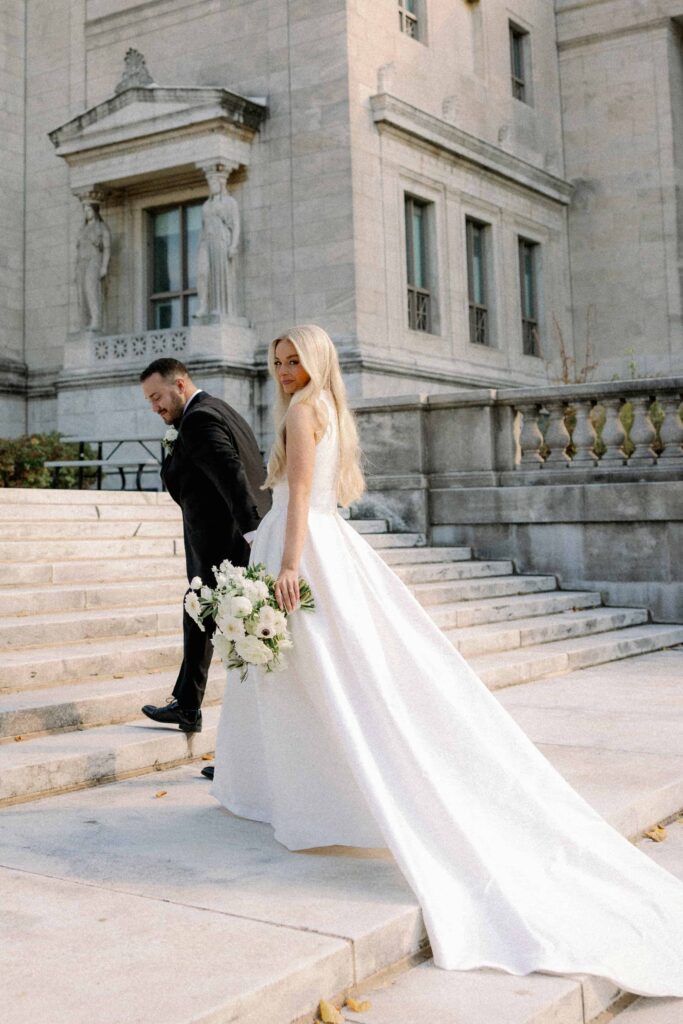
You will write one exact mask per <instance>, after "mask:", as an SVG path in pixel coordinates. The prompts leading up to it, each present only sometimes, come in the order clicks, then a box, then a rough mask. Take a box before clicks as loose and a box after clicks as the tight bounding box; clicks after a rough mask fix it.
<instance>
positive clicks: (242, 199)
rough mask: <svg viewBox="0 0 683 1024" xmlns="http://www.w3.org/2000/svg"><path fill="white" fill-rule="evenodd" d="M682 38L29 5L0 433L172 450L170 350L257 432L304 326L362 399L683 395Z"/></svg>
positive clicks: (101, 1) (601, 19) (249, 0)
mask: <svg viewBox="0 0 683 1024" xmlns="http://www.w3.org/2000/svg"><path fill="white" fill-rule="evenodd" d="M679 16H683V0H652V2H651V3H649V4H642V3H638V2H637V0H600V2H598V0H556V2H555V4H553V3H551V2H549V0H512V2H506V3H503V2H502V0H488V2H484V0H448V2H446V0H318V2H316V3H311V2H306V0H145V2H144V3H140V0H49V2H48V0H31V3H27V2H26V0H5V2H4V3H3V5H2V12H0V51H1V52H2V55H3V58H4V61H3V65H2V67H3V68H4V70H3V71H2V72H0V91H1V93H2V97H3V100H4V101H5V102H4V104H3V106H2V107H1V108H0V118H2V119H3V140H4V145H3V159H2V163H1V164H0V180H1V181H2V185H3V188H2V189H1V190H0V214H1V216H2V224H3V231H2V233H1V236H0V281H1V282H2V291H1V293H0V331H1V337H2V349H1V351H0V434H2V435H8V434H18V433H21V432H23V431H25V430H42V429H53V428H58V429H60V430H61V431H62V432H64V433H82V432H88V433H95V434H97V433H98V432H100V433H102V432H105V433H107V434H112V433H114V434H116V433H118V434H123V435H126V436H130V435H134V434H149V433H151V432H153V431H154V430H155V429H158V424H157V423H156V421H155V420H154V418H153V417H152V416H151V414H150V413H149V412H148V411H147V410H146V409H144V408H143V406H142V403H141V400H140V394H139V387H138V384H137V375H138V373H139V370H140V368H141V367H142V365H144V364H145V362H147V361H149V360H150V359H151V358H154V357H155V356H156V355H160V354H164V353H168V354H177V355H178V356H180V357H181V358H183V359H185V360H187V361H188V362H189V363H190V364H191V365H192V367H193V370H194V373H195V375H196V377H197V379H198V380H199V382H200V383H201V384H203V385H204V386H207V387H209V388H210V389H211V390H212V391H213V392H214V393H217V394H220V395H223V396H224V397H226V399H227V400H229V401H231V402H232V403H233V404H235V405H236V406H237V407H238V408H239V409H241V410H242V411H243V412H245V413H246V414H247V415H248V416H249V417H250V419H251V420H252V422H254V424H255V425H256V426H257V427H258V428H259V429H260V428H261V427H262V425H263V419H262V413H263V409H264V407H265V406H266V405H267V403H268V384H267V382H266V381H265V374H264V365H263V362H264V361H263V351H264V346H265V344H266V343H267V342H268V341H269V339H270V338H272V337H273V336H275V334H277V333H279V332H280V331H281V330H282V329H283V328H285V327H287V326H288V325H291V324H293V323H297V322H299V323H301V322H307V321H316V322H318V323H321V324H322V325H323V326H324V327H325V328H326V329H327V330H328V331H329V332H330V334H331V335H332V337H333V338H334V339H335V341H336V343H337V345H338V348H339V351H340V354H341V357H342V362H343V365H344V368H345V372H346V376H347V380H348V383H349V388H350V390H351V392H352V394H355V395H365V396H382V395H401V394H408V393H414V392H416V391H423V392H435V391H444V390H452V389H453V388H456V387H463V386H465V387H476V386H494V385H508V386H511V385H534V384H543V383H546V382H547V381H548V380H554V379H557V378H558V376H559V374H560V372H561V370H560V364H561V356H562V354H563V352H564V355H565V357H566V358H567V359H569V360H572V359H574V360H575V361H576V362H575V366H580V365H582V363H583V362H584V361H585V360H586V351H585V350H586V341H587V335H589V336H590V337H589V338H588V340H589V342H590V345H589V347H590V348H592V353H589V354H588V361H589V362H592V363H595V364H597V366H596V368H595V370H594V376H596V377H601V376H602V377H605V378H609V377H613V376H614V375H626V376H629V375H632V374H633V372H634V367H636V369H637V372H639V373H642V372H654V373H658V374H666V373H673V372H678V373H681V372H683V354H682V348H683V346H682V345H681V274H680V255H679V254H680V251H681V241H682V240H681V231H682V230H683V217H681V215H680V211H679V204H680V198H679V197H680V194H681V192H680V184H681V180H680V179H681V175H682V174H683V165H682V160H683V155H682V154H683V149H682V148H681V147H682V143H683V138H682V137H681V130H682V129H683V114H681V103H680V86H681V79H682V78H683V61H682V59H681V52H682V51H681V37H680V30H679V25H678V20H677V19H678V18H679ZM143 54H144V57H143V56H142V55H143ZM87 211H90V212H89V213H88V212H87ZM587 324H588V325H589V326H588V329H587V326H586V325H587Z"/></svg>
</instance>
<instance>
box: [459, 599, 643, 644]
mask: <svg viewBox="0 0 683 1024" xmlns="http://www.w3.org/2000/svg"><path fill="white" fill-rule="evenodd" d="M620 616H621V617H624V618H628V619H631V620H633V622H634V623H637V624H638V625H640V624H642V623H644V622H647V618H648V612H647V610H646V609H644V608H616V607H614V608H613V607H604V606H602V607H599V608H581V609H578V610H576V611H574V610H567V611H561V612H556V613H555V614H554V615H549V616H547V617H545V616H542V617H541V619H542V621H543V622H545V623H547V624H548V626H549V627H552V626H557V627H558V629H559V628H561V627H562V625H564V624H569V623H577V624H578V623H584V622H593V621H595V622H596V623H600V622H603V621H604V622H614V620H615V619H617V618H619V617H620ZM541 626H542V623H541V621H539V616H538V615H534V616H529V617H528V618H520V619H506V620H505V621H504V622H485V623H482V624H481V625H477V626H461V627H456V628H454V629H447V630H445V632H446V635H447V636H448V637H450V638H451V639H453V640H474V639H477V638H479V637H482V638H483V637H487V636H492V635H495V634H497V633H501V632H515V631H519V632H523V631H524V630H538V629H540V628H541Z"/></svg>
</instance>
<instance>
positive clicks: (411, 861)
mask: <svg viewBox="0 0 683 1024" xmlns="http://www.w3.org/2000/svg"><path fill="white" fill-rule="evenodd" d="M323 399H324V401H325V404H326V405H327V408H328V410H329V422H328V426H327V430H326V432H325V435H324V436H323V438H322V439H321V441H320V442H319V444H318V446H317V449H316V461H315V468H314V479H313V489H312V495H311V507H310V514H309V530H308V535H307V538H306V542H305V547H304V551H303V555H302V559H301V566H300V570H301V575H302V576H304V577H305V578H306V579H307V580H308V581H309V583H310V585H311V588H312V591H313V595H314V598H315V601H316V610H315V611H314V612H297V613H296V614H294V615H293V616H292V617H291V618H290V620H289V622H290V628H291V634H292V639H293V641H294V648H293V649H292V650H289V651H287V652H286V654H287V668H286V669H285V670H284V671H282V672H275V673H272V674H266V673H265V672H263V671H262V670H259V669H256V670H255V669H253V668H252V669H250V671H249V677H248V679H247V681H246V682H245V683H243V684H241V683H240V681H239V676H238V674H237V673H236V672H233V673H230V674H229V680H228V685H227V688H226V693H225V699H224V704H223V709H222V714H221V719H220V724H219V730H218V738H217V749H216V769H215V779H214V784H213V789H212V793H213V795H214V796H215V797H216V798H217V799H218V800H219V801H220V802H221V803H222V804H223V805H224V806H225V807H227V808H228V809H229V810H231V811H233V812H234V813H235V814H237V815H240V816H242V817H246V818H251V819H255V820H258V821H264V822H269V823H271V824H272V825H273V827H274V830H275V837H276V839H277V840H278V841H279V842H281V843H282V844H284V845H285V846H286V847H288V848H289V849H291V850H299V849H305V848H307V847H318V846H326V845H337V844H341V845H347V846H375V847H377V846H386V847H388V848H389V849H390V850H391V852H392V854H393V856H394V858H395V861H396V863H397V864H398V866H399V868H400V869H401V871H402V872H403V874H404V876H405V878H406V880H407V881H408V883H409V884H410V886H411V887H412V889H413V891H414V893H415V896H416V897H417V899H418V901H419V903H420V906H421V908H422V912H423V916H424V921H425V925H426V928H427V932H428V935H429V938H430V941H431V946H432V951H433V955H434V960H435V962H436V964H437V965H438V966H439V967H443V968H448V969H457V970H467V969H470V968H476V967H493V968H499V969H502V970H504V971H508V972H510V973H512V974H519V975H523V974H527V973H529V972H531V971H543V972H549V973H552V974H566V973H572V974H573V973H587V974H594V975H599V976H601V977H604V978H608V979H610V980H611V981H613V982H614V983H616V984H617V985H619V986H620V987H622V988H624V989H626V990H628V991H630V992H634V993H638V994H642V995H651V996H660V995H661V996H663V995H667V996H681V997H683V883H681V882H680V881H678V880H677V879H676V878H675V877H674V876H673V875H671V874H669V872H667V871H665V870H664V869H663V868H661V867H659V866H658V865H657V864H656V863H654V862H653V861H652V860H650V859H649V858H648V857H647V856H646V855H645V854H643V853H641V852H640V851H639V850H638V849H637V848H636V847H635V846H633V845H632V844H631V843H630V842H628V840H626V839H624V838H623V837H622V836H621V835H620V834H619V833H618V832H617V831H616V830H614V829H613V828H612V827H611V826H610V825H608V824H607V822H606V821H605V820H604V819H603V818H601V817H600V815H599V814H598V813H597V812H596V811H594V810H593V809H592V808H591V807H590V805H589V804H588V803H586V801H585V800H584V799H583V798H582V797H581V796H579V794H578V793H576V792H575V791H574V790H573V789H572V788H571V786H570V785H569V784H568V783H567V782H566V781H565V780H564V779H563V778H562V776H561V775H560V774H559V773H558V772H557V771H556V770H555V769H554V768H553V767H552V765H551V764H550V763H549V762H548V761H547V760H546V759H545V758H544V757H543V755H542V754H541V753H540V751H539V750H538V749H537V748H536V747H535V746H534V744H533V743H532V742H531V741H530V740H529V739H528V737H527V736H526V735H525V733H524V732H523V731H522V729H521V728H520V727H519V726H518V725H517V724H516V722H515V721H514V720H513V719H512V718H511V717H510V715H509V714H508V713H507V712H506V711H505V710H504V709H503V708H502V707H501V705H500V704H499V703H498V701H497V700H496V698H495V697H494V696H493V695H492V694H491V693H490V692H489V690H488V689H487V688H486V686H485V685H484V684H483V683H482V682H481V680H480V679H479V678H478V677H477V675H476V674H475V673H474V672H473V670H472V669H471V668H470V667H469V666H468V665H467V663H466V662H465V661H464V660H463V658H462V657H461V656H460V655H459V654H458V653H457V652H456V651H455V650H454V648H453V647H452V646H451V644H450V643H449V642H448V640H447V639H446V638H445V637H444V636H443V634H442V633H441V632H440V630H439V629H438V628H437V627H436V626H435V625H434V624H433V622H432V620H431V619H430V618H429V616H428V615H427V614H426V613H425V611H424V610H423V608H422V607H421V606H420V605H419V604H418V602H417V601H416V600H415V599H414V598H413V596H412V594H411V593H410V591H409V590H408V589H407V588H406V587H405V586H404V585H403V584H402V583H401V582H400V581H399V580H398V579H397V577H396V576H395V574H394V573H393V572H392V570H391V569H390V568H389V567H388V566H387V565H386V564H385V563H384V562H383V561H382V559H381V558H380V557H379V556H378V555H377V554H376V552H375V551H374V549H373V548H372V547H370V546H369V545H368V544H367V542H366V541H365V540H363V538H362V537H361V536H359V534H358V533H356V531H355V530H354V529H353V528H352V527H351V526H349V525H348V523H347V522H346V521H345V520H344V519H343V518H342V517H341V516H340V515H338V513H337V503H336V488H335V481H336V471H337V452H338V446H337V423H336V414H335V411H334V404H333V402H332V399H331V396H329V394H327V393H323ZM287 500H288V490H287V485H286V483H281V484H278V485H277V486H276V487H275V490H274V494H273V507H272V509H271V510H270V511H269V512H268V514H267V515H266V516H265V518H264V519H263V520H262V522H261V524H260V526H259V528H258V531H257V533H256V536H255V538H254V541H253V546H252V554H251V560H252V562H264V563H265V564H266V566H267V567H268V569H269V570H270V571H271V572H272V573H273V574H274V575H276V574H277V572H278V571H279V568H280V561H281V556H282V550H283V545H284V536H285V524H286V512H287Z"/></svg>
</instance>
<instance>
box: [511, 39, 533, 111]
mask: <svg viewBox="0 0 683 1024" xmlns="http://www.w3.org/2000/svg"><path fill="white" fill-rule="evenodd" d="M510 73H511V77H512V95H513V96H514V97H515V99H517V100H522V102H523V103H528V102H529V33H528V32H525V30H524V29H522V28H518V26H517V25H513V23H512V22H510Z"/></svg>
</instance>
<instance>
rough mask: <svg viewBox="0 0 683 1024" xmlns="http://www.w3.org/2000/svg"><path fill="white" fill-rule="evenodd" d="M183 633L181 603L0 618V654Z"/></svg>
mask: <svg viewBox="0 0 683 1024" xmlns="http://www.w3.org/2000/svg"><path fill="white" fill-rule="evenodd" d="M181 630H182V608H181V605H180V602H173V603H172V604H159V603H158V598H157V604H156V605H146V606H142V607H132V608H121V609H111V608H104V609H98V610H89V611H74V612H62V613H61V614H42V615H23V616H16V615H15V616H6V617H3V618H0V650H1V651H2V653H3V655H4V654H5V652H6V651H7V650H12V649H16V648H28V647H47V646H50V645H51V644H69V643H76V642H78V641H81V640H99V639H103V638H107V637H129V636H156V635H157V634H159V633H172V632H180V631H181Z"/></svg>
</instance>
